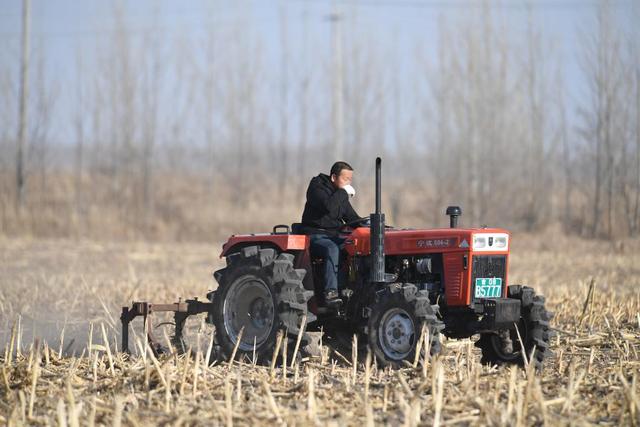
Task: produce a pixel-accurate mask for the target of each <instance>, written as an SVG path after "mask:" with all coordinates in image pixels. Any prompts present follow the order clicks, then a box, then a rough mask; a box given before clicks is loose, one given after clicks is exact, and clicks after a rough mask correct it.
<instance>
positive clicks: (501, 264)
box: [471, 255, 507, 300]
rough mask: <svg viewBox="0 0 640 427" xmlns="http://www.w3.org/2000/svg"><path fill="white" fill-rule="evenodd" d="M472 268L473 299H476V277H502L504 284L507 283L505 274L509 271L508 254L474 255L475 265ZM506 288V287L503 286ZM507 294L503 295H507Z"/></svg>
mask: <svg viewBox="0 0 640 427" xmlns="http://www.w3.org/2000/svg"><path fill="white" fill-rule="evenodd" d="M472 268H473V269H472V270H471V286H472V289H471V299H472V300H473V299H475V298H474V295H475V294H476V289H475V288H476V279H477V278H488V277H500V278H501V279H502V285H503V286H504V285H505V276H506V272H507V256H506V255H474V256H473V266H472ZM503 289H504V288H503ZM505 296H506V295H503V297H505Z"/></svg>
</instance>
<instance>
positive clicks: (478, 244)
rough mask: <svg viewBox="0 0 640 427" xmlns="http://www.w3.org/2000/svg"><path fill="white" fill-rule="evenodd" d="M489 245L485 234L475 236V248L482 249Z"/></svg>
mask: <svg viewBox="0 0 640 427" xmlns="http://www.w3.org/2000/svg"><path fill="white" fill-rule="evenodd" d="M486 246H487V237H486V236H483V235H475V236H473V249H482V248H484V247H486Z"/></svg>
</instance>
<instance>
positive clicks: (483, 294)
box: [476, 277, 502, 298]
mask: <svg viewBox="0 0 640 427" xmlns="http://www.w3.org/2000/svg"><path fill="white" fill-rule="evenodd" d="M501 295H502V279H501V278H500V277H488V278H479V279H476V298H500V296H501Z"/></svg>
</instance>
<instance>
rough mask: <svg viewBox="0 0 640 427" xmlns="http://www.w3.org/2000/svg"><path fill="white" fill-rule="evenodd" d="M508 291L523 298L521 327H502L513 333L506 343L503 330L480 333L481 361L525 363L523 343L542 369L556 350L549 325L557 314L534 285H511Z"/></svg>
mask: <svg viewBox="0 0 640 427" xmlns="http://www.w3.org/2000/svg"><path fill="white" fill-rule="evenodd" d="M507 294H508V296H509V298H515V299H518V300H520V304H521V306H520V313H521V315H520V321H519V322H518V324H517V330H516V326H515V325H514V327H512V328H510V329H509V330H508V331H501V333H502V334H507V333H508V334H509V338H510V340H511V345H508V344H507V345H505V344H506V343H505V341H506V340H504V339H503V338H502V337H501V334H498V333H485V334H480V339H479V340H478V341H476V343H475V346H476V347H479V348H480V350H481V351H482V360H481V361H482V363H484V364H488V365H501V364H517V365H520V366H523V365H524V358H523V355H522V347H524V350H525V353H526V358H527V361H529V362H530V363H532V364H533V366H534V367H535V369H536V370H541V369H542V364H543V362H544V359H545V358H547V357H549V356H550V355H551V354H552V352H551V350H550V348H549V345H550V340H551V338H552V337H553V336H554V332H553V331H552V330H551V329H550V328H549V321H550V320H551V318H552V317H553V315H552V313H551V312H549V311H547V309H546V308H545V305H544V302H545V299H544V297H543V296H542V295H536V294H535V292H534V290H533V288H530V287H528V286H520V285H511V286H509V288H508V291H507ZM518 335H519V336H520V337H518ZM520 340H522V343H521V342H520ZM534 349H535V351H534Z"/></svg>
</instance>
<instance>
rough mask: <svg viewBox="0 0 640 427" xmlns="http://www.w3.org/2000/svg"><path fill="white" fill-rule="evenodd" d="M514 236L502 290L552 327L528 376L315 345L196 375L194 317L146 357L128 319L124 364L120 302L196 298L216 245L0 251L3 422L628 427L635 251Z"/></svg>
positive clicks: (453, 351)
mask: <svg viewBox="0 0 640 427" xmlns="http://www.w3.org/2000/svg"><path fill="white" fill-rule="evenodd" d="M514 242H515V246H514V247H512V256H511V270H510V282H511V283H525V284H529V285H531V286H534V287H535V288H536V289H538V290H540V291H541V292H542V293H543V294H544V295H545V296H546V297H547V303H548V306H549V307H550V309H551V310H552V311H555V318H554V320H553V322H552V325H553V326H554V328H556V329H557V330H558V331H559V333H558V337H557V338H555V339H554V342H553V347H554V348H553V350H554V351H555V356H554V357H552V358H551V359H550V360H549V362H548V363H547V365H546V367H545V370H544V372H543V373H542V375H539V376H536V375H533V372H532V371H529V372H526V371H524V370H520V369H510V368H508V367H499V368H492V367H486V366H482V365H480V364H479V359H480V357H479V354H478V352H477V350H476V349H475V348H474V347H473V346H472V344H471V343H470V341H469V340H461V341H455V340H451V341H446V342H445V344H444V352H443V354H442V355H441V356H440V357H439V358H438V359H436V360H429V359H426V360H425V359H424V358H423V357H416V359H415V360H412V361H411V363H409V364H407V365H406V367H404V368H402V369H400V370H396V371H392V370H389V369H383V368H381V367H380V366H378V365H377V364H376V363H375V361H372V360H370V359H368V356H367V354H366V353H365V354H355V352H354V354H352V355H351V357H348V356H346V357H345V355H338V354H336V353H334V352H332V351H331V349H329V348H327V347H326V345H322V344H321V348H320V352H319V354H321V355H322V356H321V357H317V358H316V357H306V358H304V359H303V360H302V361H301V362H300V361H299V359H298V358H295V357H294V358H293V359H292V360H288V361H287V362H288V364H287V366H285V367H283V366H281V365H278V366H276V365H274V366H259V365H258V366H254V365H253V364H252V363H251V361H250V360H248V359H242V358H239V357H236V358H235V362H234V363H224V364H220V365H215V366H207V364H206V363H205V361H206V360H207V353H208V352H210V351H211V350H210V346H211V332H212V330H211V328H210V327H209V326H208V325H203V324H202V323H201V321H199V320H196V319H190V320H189V322H188V323H187V338H188V342H189V344H190V349H189V351H188V353H187V354H186V355H182V356H176V355H169V356H163V357H160V358H155V357H154V356H153V354H152V353H151V352H150V349H149V348H148V347H147V346H146V345H145V344H143V342H142V337H143V334H142V333H143V331H142V328H141V324H140V323H139V322H135V323H134V328H135V333H133V332H132V335H131V340H132V348H135V352H134V354H133V355H132V356H131V357H129V356H125V355H123V354H120V353H117V348H118V346H119V336H118V332H119V331H118V330H117V328H118V323H117V320H114V319H117V315H118V313H119V309H120V306H121V305H124V304H126V303H128V302H130V301H131V300H133V299H145V300H152V301H161V302H171V301H174V300H177V297H178V296H183V297H190V296H202V295H203V294H204V293H205V292H206V291H207V289H208V288H209V287H212V286H214V284H213V283H211V282H206V279H207V278H208V277H210V276H209V274H210V271H211V269H213V268H216V267H217V265H215V262H219V260H217V259H216V258H215V256H214V255H215V254H216V253H217V246H213V245H191V244H181V245H175V244H172V245H161V244H114V243H112V244H95V243H77V242H67V241H61V242H51V241H49V242H40V241H30V242H25V241H20V242H14V241H3V245H1V248H0V257H1V259H2V260H3V263H2V264H0V294H1V295H2V306H1V307H2V308H1V310H0V340H1V341H0V343H2V344H1V346H2V347H1V348H2V350H1V351H0V354H1V355H2V356H1V358H0V422H2V423H4V424H7V423H9V424H12V425H16V424H34V425H44V424H53V423H60V424H65V425H71V426H72V425H78V424H80V425H82V424H84V423H86V424H89V425H94V424H113V425H118V424H119V425H133V424H147V425H150V424H160V423H171V424H186V425H193V424H196V425H210V424H219V425H231V424H236V425H256V424H258V425H259V424H274V423H276V424H278V423H283V424H284V423H286V424H289V425H292V424H296V425H300V424H331V423H335V424H336V425H361V424H366V425H372V424H379V423H392V424H403V425H416V424H418V423H421V424H438V425H442V426H445V425H454V424H462V425H465V424H492V425H532V424H538V423H547V424H551V425H558V424H560V425H563V424H576V423H577V424H583V423H603V424H612V425H619V424H626V425H634V423H635V425H638V417H639V413H640V412H639V409H640V408H639V407H640V397H639V393H638V391H639V385H638V383H639V380H640V378H639V377H640V357H639V353H640V292H639V291H638V289H640V274H639V273H640V271H639V270H638V266H640V256H639V255H637V254H638V253H640V243H639V242H638V241H627V242H625V245H624V247H625V248H626V249H625V250H626V252H625V253H620V252H613V251H609V250H607V248H603V247H602V246H603V245H606V244H603V243H602V242H592V241H582V240H579V239H565V238H562V239H560V240H559V241H555V240H554V239H551V238H545V237H536V238H533V237H530V236H518V235H516V236H515V239H514ZM161 320H168V319H158V321H157V322H156V324H159V323H160V321H161ZM63 331H64V333H63ZM155 332H156V336H158V337H163V336H165V335H167V334H169V335H170V334H171V331H170V330H169V331H160V330H158V331H155ZM198 337H199V339H200V341H199V342H196V340H197V339H198ZM422 342H423V343H426V342H428V340H425V338H424V337H423V338H422ZM289 344H290V345H293V346H294V348H293V350H294V352H297V351H300V350H301V349H299V348H298V345H299V343H298V342H295V341H294V342H291V343H289ZM285 345H286V344H285ZM282 350H283V349H282V348H281V349H278V350H276V352H278V351H279V352H282ZM360 353H362V352H360ZM276 354H277V353H276ZM354 360H355V361H356V365H355V366H354V363H353V362H354ZM285 369H286V370H285Z"/></svg>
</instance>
